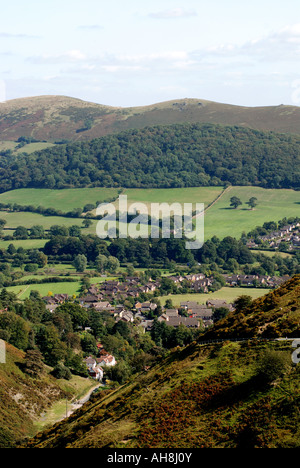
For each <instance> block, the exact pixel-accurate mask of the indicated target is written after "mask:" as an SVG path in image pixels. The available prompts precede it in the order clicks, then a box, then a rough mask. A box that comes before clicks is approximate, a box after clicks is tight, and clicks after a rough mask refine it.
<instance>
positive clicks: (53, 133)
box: [0, 96, 300, 143]
mask: <svg viewBox="0 0 300 468" xmlns="http://www.w3.org/2000/svg"><path fill="white" fill-rule="evenodd" d="M182 123H212V124H222V125H238V126H242V127H248V128H252V129H257V130H262V131H275V132H283V133H294V134H299V133H300V107H297V106H285V105H279V106H269V107H242V106H234V105H230V104H223V103H217V102H212V101H206V100H201V99H179V100H177V101H168V102H162V103H157V104H153V105H150V106H144V107H130V108H121V107H110V106H104V105H101V104H96V103H90V102H86V101H82V100H80V99H74V98H70V97H65V96H38V97H28V98H21V99H15V100H11V101H6V102H4V103H0V140H2V141H7V142H9V141H16V140H18V138H20V137H22V136H26V137H32V138H34V139H36V140H39V141H46V142H49V143H54V142H56V141H64V140H68V141H86V140H92V139H94V138H99V137H102V136H104V135H108V134H112V133H119V132H121V131H123V130H129V129H140V128H144V127H148V126H152V125H171V124H182Z"/></svg>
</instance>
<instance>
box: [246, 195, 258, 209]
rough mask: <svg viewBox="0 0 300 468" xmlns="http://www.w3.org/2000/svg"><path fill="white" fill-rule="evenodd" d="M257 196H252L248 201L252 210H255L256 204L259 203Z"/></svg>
mask: <svg viewBox="0 0 300 468" xmlns="http://www.w3.org/2000/svg"><path fill="white" fill-rule="evenodd" d="M256 202H257V198H256V197H251V198H250V200H249V201H248V202H247V205H249V208H251V210H253V209H254V208H255V207H256V205H257V203H256Z"/></svg>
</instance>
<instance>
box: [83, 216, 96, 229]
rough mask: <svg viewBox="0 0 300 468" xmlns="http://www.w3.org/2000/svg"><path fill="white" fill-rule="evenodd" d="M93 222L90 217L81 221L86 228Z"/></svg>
mask: <svg viewBox="0 0 300 468" xmlns="http://www.w3.org/2000/svg"><path fill="white" fill-rule="evenodd" d="M92 224H93V221H92V220H91V219H87V218H86V219H84V220H83V221H82V225H83V227H85V228H86V229H87V228H89V227H90V226H91V225H92Z"/></svg>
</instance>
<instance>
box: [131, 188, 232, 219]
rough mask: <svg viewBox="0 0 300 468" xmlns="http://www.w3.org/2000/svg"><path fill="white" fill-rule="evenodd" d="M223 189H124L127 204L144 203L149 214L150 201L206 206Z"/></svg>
mask: <svg viewBox="0 0 300 468" xmlns="http://www.w3.org/2000/svg"><path fill="white" fill-rule="evenodd" d="M222 191H223V188H222V187H191V188H176V189H126V190H125V191H124V193H123V195H127V197H128V205H130V204H132V203H136V202H141V203H144V204H145V205H146V206H147V208H148V212H149V214H150V212H151V211H150V205H151V203H204V205H205V207H207V206H208V205H209V204H210V203H212V202H213V201H214V200H215V199H216V198H217V197H218V196H219V195H220V194H221V193H222Z"/></svg>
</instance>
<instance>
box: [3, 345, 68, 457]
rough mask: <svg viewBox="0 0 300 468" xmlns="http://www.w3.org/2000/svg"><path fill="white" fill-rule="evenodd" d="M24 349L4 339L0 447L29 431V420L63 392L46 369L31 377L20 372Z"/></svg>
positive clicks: (39, 413) (11, 443) (31, 426)
mask: <svg viewBox="0 0 300 468" xmlns="http://www.w3.org/2000/svg"><path fill="white" fill-rule="evenodd" d="M24 362H25V353H24V352H23V351H20V350H18V349H16V348H15V347H13V346H12V345H10V344H7V343H6V363H5V364H0V447H1V448H9V447H10V446H13V445H14V444H15V442H16V441H17V440H20V439H22V438H23V437H24V436H27V435H28V434H29V433H31V432H32V429H33V423H34V421H35V420H36V418H38V417H39V416H40V415H41V413H42V412H43V411H45V410H46V409H48V408H49V406H50V405H51V404H52V403H53V402H55V401H56V400H59V399H61V398H64V397H65V396H66V394H65V392H64V391H63V390H62V389H61V388H60V387H59V385H58V383H57V381H56V380H55V379H54V378H52V377H51V376H49V375H48V374H47V373H45V374H44V375H40V376H39V378H32V377H31V376H29V375H28V373H25V372H24Z"/></svg>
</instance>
